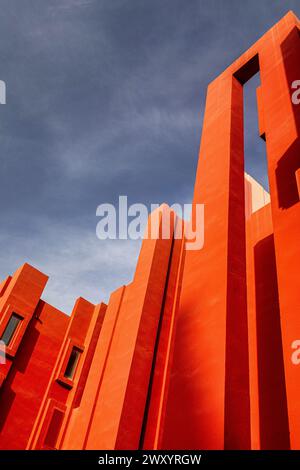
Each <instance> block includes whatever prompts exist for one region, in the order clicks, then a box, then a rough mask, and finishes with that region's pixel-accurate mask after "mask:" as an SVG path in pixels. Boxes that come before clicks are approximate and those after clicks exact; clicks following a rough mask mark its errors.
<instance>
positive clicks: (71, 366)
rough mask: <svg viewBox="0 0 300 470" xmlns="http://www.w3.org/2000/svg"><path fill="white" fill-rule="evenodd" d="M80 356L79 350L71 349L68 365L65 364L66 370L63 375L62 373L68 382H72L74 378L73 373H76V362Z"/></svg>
mask: <svg viewBox="0 0 300 470" xmlns="http://www.w3.org/2000/svg"><path fill="white" fill-rule="evenodd" d="M80 354H81V351H80V349H78V348H76V347H74V348H73V349H72V352H71V354H70V357H69V360H68V364H67V367H66V370H65V373H64V377H66V378H67V379H69V380H73V378H74V375H75V372H76V369H77V365H78V361H79V358H80Z"/></svg>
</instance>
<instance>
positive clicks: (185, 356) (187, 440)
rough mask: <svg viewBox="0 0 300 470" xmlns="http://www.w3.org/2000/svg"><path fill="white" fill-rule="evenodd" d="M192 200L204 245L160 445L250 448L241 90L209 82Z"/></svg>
mask: <svg viewBox="0 0 300 470" xmlns="http://www.w3.org/2000/svg"><path fill="white" fill-rule="evenodd" d="M194 203H195V204H196V203H201V204H205V241H204V247H203V249H202V250H200V251H187V252H186V258H185V266H184V272H183V283H182V293H181V298H180V304H179V311H178V319H177V322H178V324H177V328H176V339H175V349H174V362H173V364H174V365H173V370H172V376H171V382H170V390H169V399H168V406H167V412H166V421H165V430H164V436H163V441H162V447H163V448H179V449H180V448H189V449H191V448H202V449H223V448H224V447H226V448H236V449H238V448H249V446H250V427H249V425H250V424H249V378H248V346H247V305H246V249H245V202H244V159H243V93H242V85H241V84H240V83H239V81H238V80H237V79H236V78H235V77H234V76H233V75H232V73H231V72H230V71H229V72H228V71H225V72H224V73H223V74H222V75H221V76H219V77H218V78H217V79H216V80H215V81H214V82H212V83H211V84H210V85H209V88H208V94H207V100H206V110H205V118H204V123H203V132H202V141H201V148H200V155H199V164H198V170H197V177H196V184H195V192H194Z"/></svg>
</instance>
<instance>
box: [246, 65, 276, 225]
mask: <svg viewBox="0 0 300 470" xmlns="http://www.w3.org/2000/svg"><path fill="white" fill-rule="evenodd" d="M261 93H262V92H261V86H260V73H259V72H258V73H256V74H255V75H254V76H253V77H252V78H251V79H250V80H249V81H247V83H246V84H245V85H244V151H245V172H246V173H247V176H246V183H245V184H246V216H247V215H248V216H250V215H251V214H252V213H253V212H256V211H257V210H259V209H260V208H262V207H263V206H265V205H267V204H268V203H269V202H270V195H269V177H268V167H267V155H266V142H265V140H266V134H265V128H264V109H263V103H262V94H261Z"/></svg>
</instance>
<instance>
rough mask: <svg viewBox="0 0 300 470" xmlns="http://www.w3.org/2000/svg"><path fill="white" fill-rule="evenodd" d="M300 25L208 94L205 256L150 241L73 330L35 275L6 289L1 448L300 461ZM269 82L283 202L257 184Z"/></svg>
mask: <svg viewBox="0 0 300 470" xmlns="http://www.w3.org/2000/svg"><path fill="white" fill-rule="evenodd" d="M299 26H300V23H299V21H298V19H297V18H296V17H295V15H294V14H293V13H292V12H289V13H288V14H287V15H286V16H285V17H284V18H283V19H282V20H281V21H280V22H279V23H277V24H276V25H275V26H274V27H273V28H272V29H271V30H269V31H268V32H267V33H266V34H265V35H264V36H262V37H261V38H260V39H259V40H258V41H257V42H256V43H255V44H254V45H253V46H251V47H250V48H249V49H248V50H247V51H246V52H245V53H244V54H243V55H242V56H241V57H239V58H238V59H237V60H236V61H235V62H234V63H233V64H232V65H230V67H228V68H227V69H226V70H225V71H224V72H223V73H222V74H221V75H220V76H219V77H217V78H216V79H215V80H214V81H213V82H212V83H211V84H210V85H209V87H208V92H207V101H206V111H205V118H204V124H203V131H202V141H201V147H200V157H199V164H198V170H197V176H196V183H195V191H194V203H195V204H197V203H201V204H204V205H205V242H204V247H203V249H201V250H197V251H195V250H194V251H193V250H186V249H185V246H186V245H185V241H184V240H183V239H175V238H174V237H173V236H171V237H170V239H160V238H158V239H156V240H154V239H145V240H144V242H143V245H142V248H141V253H140V256H139V260H138V263H137V267H136V272H135V275H134V278H133V281H132V282H131V283H130V284H128V285H127V286H122V287H120V288H119V289H117V290H116V291H115V292H113V293H112V295H111V297H110V300H109V303H108V305H105V304H103V303H100V304H99V305H92V304H91V303H89V302H88V301H86V300H84V299H82V298H79V299H78V300H77V302H76V304H75V306H74V309H73V312H72V315H71V317H68V316H67V315H66V314H64V313H63V312H61V311H59V310H57V309H55V308H54V307H52V306H51V305H49V304H47V303H46V302H44V301H43V300H42V299H41V296H42V293H43V289H44V287H45V285H46V282H47V276H46V275H44V274H42V273H41V272H40V271H38V270H37V269H35V268H33V267H31V266H29V265H28V264H25V265H24V266H22V267H21V268H20V269H18V271H17V272H16V273H15V274H14V275H13V276H12V277H8V278H7V279H6V280H5V281H3V282H2V284H1V285H0V338H1V339H2V341H3V342H4V343H5V344H6V346H7V347H6V363H5V364H1V365H0V387H1V388H0V448H1V449H138V448H146V449H184V448H189V449H249V448H252V449H287V448H291V449H300V393H299V390H300V364H299V365H298V362H300V352H299V361H298V360H297V357H298V356H297V349H296V348H297V345H298V343H297V341H299V344H300V275H299V274H300V200H299V199H300V137H299V134H300V105H296V104H294V103H293V101H292V98H291V95H292V88H291V86H292V83H293V82H294V81H295V80H300V61H299V57H300V36H299ZM257 72H259V73H260V79H261V86H260V87H259V88H258V89H257V102H258V113H259V128H260V135H261V137H262V138H263V139H264V140H265V141H266V154H267V161H268V175H269V183H270V202H269V200H268V195H267V194H266V193H265V192H264V191H263V190H262V188H261V187H259V185H258V184H257V183H256V182H254V181H253V180H252V179H251V178H249V177H246V179H245V174H244V150H243V85H244V84H245V83H246V82H247V81H248V80H249V79H250V78H251V77H252V76H253V75H254V74H255V73H257ZM161 211H162V212H161V214H160V217H162V213H168V212H170V210H169V208H168V207H167V206H163V207H162V208H161ZM298 347H299V346H298ZM295 355H296V356H295ZM295 357H296V360H295ZM293 358H294V359H293Z"/></svg>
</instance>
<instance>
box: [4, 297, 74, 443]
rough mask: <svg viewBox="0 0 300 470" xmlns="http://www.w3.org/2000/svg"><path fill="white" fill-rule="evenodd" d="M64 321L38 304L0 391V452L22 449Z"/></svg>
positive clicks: (33, 419) (41, 302) (55, 311)
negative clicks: (2, 450) (1, 450)
mask: <svg viewBox="0 0 300 470" xmlns="http://www.w3.org/2000/svg"><path fill="white" fill-rule="evenodd" d="M68 320H69V318H68V317H67V316H66V315H65V314H63V313H62V312H60V311H59V310H57V309H55V308H54V307H51V305H48V304H47V303H45V302H43V301H40V302H39V303H38V306H37V309H36V311H35V317H34V318H33V319H32V320H31V322H30V324H29V326H28V331H27V332H26V334H25V335H24V338H23V341H22V343H21V345H20V347H19V350H18V353H17V355H16V357H15V359H14V363H13V368H12V369H11V371H10V372H9V374H8V376H7V379H6V381H5V382H4V384H3V386H2V388H1V389H0V403H1V406H0V449H25V448H26V445H27V442H28V439H29V436H30V433H31V431H32V427H33V425H34V421H35V419H36V417H37V415H38V412H39V409H40V406H41V402H42V398H43V395H44V393H45V390H46V387H47V383H48V380H49V378H50V376H51V373H52V369H53V367H54V364H55V361H56V357H57V354H58V352H59V349H60V347H61V342H62V340H63V337H64V333H65V331H66V328H67V326H68ZM0 367H2V366H0Z"/></svg>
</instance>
